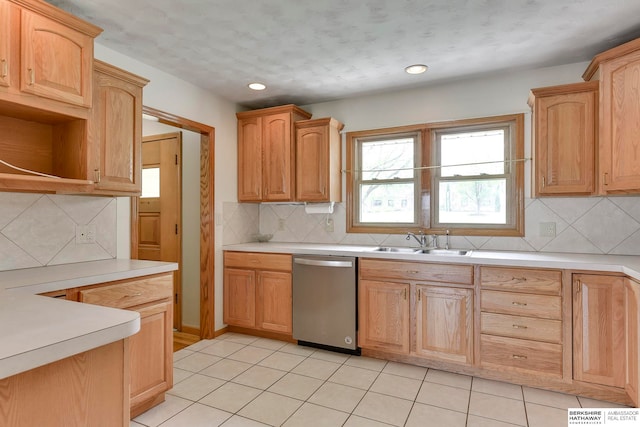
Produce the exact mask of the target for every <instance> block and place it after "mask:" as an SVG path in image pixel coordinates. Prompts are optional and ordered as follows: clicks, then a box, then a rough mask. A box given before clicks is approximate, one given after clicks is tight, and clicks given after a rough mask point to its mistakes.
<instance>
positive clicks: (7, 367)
mask: <svg viewBox="0 0 640 427" xmlns="http://www.w3.org/2000/svg"><path fill="white" fill-rule="evenodd" d="M177 268H178V265H177V264H175V263H166V262H154V261H137V260H122V259H111V260H105V261H92V262H86V263H76V264H64V265H56V266H50V267H37V268H26V269H21V270H9V271H4V272H0V341H1V342H2V345H1V346H0V379H2V378H6V377H9V376H11V375H15V374H17V373H20V372H24V371H27V370H30V369H33V368H36V367H38V366H42V365H46V364H47V363H51V362H54V361H57V360H60V359H63V358H66V357H69V356H72V355H74V354H78V353H82V352H84V351H87V350H91V349H93V348H96V347H100V346H102V345H106V344H109V343H111V342H114V341H118V340H121V339H123V338H126V337H129V336H131V335H133V334H135V333H136V332H138V331H139V330H140V315H139V314H138V313H137V312H135V311H127V310H119V309H115V308H108V307H101V306H97V305H90V304H82V303H77V302H73V301H66V300H61V299H55V298H49V297H44V296H39V295H36V294H38V293H42V292H51V291H57V290H61V289H67V288H72V287H79V286H87V285H93V284H97V283H103V282H109V281H113V280H121V279H130V278H134V277H140V276H146V275H150V274H158V273H165V272H169V271H173V270H176V269H177Z"/></svg>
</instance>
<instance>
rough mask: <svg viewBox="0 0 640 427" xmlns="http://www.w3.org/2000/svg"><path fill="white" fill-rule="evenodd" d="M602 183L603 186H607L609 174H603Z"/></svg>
mask: <svg viewBox="0 0 640 427" xmlns="http://www.w3.org/2000/svg"><path fill="white" fill-rule="evenodd" d="M602 183H603V184H604V185H609V174H608V173H607V172H605V173H604V175H603V177H602Z"/></svg>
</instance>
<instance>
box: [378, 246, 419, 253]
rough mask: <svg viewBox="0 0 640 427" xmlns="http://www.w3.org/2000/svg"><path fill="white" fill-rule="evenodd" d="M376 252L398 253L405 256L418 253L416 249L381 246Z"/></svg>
mask: <svg viewBox="0 0 640 427" xmlns="http://www.w3.org/2000/svg"><path fill="white" fill-rule="evenodd" d="M373 251H374V252H397V253H405V254H413V253H415V252H416V250H415V249H414V248H394V247H390V246H379V247H377V248H375V249H373Z"/></svg>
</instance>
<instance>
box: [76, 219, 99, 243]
mask: <svg viewBox="0 0 640 427" xmlns="http://www.w3.org/2000/svg"><path fill="white" fill-rule="evenodd" d="M95 242H96V225H95V224H86V225H76V243H77V244H79V245H84V244H91V243H95Z"/></svg>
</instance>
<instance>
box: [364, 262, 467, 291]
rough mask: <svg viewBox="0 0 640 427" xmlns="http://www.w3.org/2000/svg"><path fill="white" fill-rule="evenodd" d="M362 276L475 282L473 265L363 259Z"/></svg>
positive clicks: (424, 280) (464, 282)
mask: <svg viewBox="0 0 640 427" xmlns="http://www.w3.org/2000/svg"><path fill="white" fill-rule="evenodd" d="M360 276H361V277H365V278H369V279H379V278H387V279H400V280H415V281H423V282H448V283H460V284H469V285H470V284H472V283H473V266H470V265H450V264H428V263H421V262H404V261H382V260H379V259H375V260H374V259H367V258H364V259H361V260H360Z"/></svg>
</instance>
